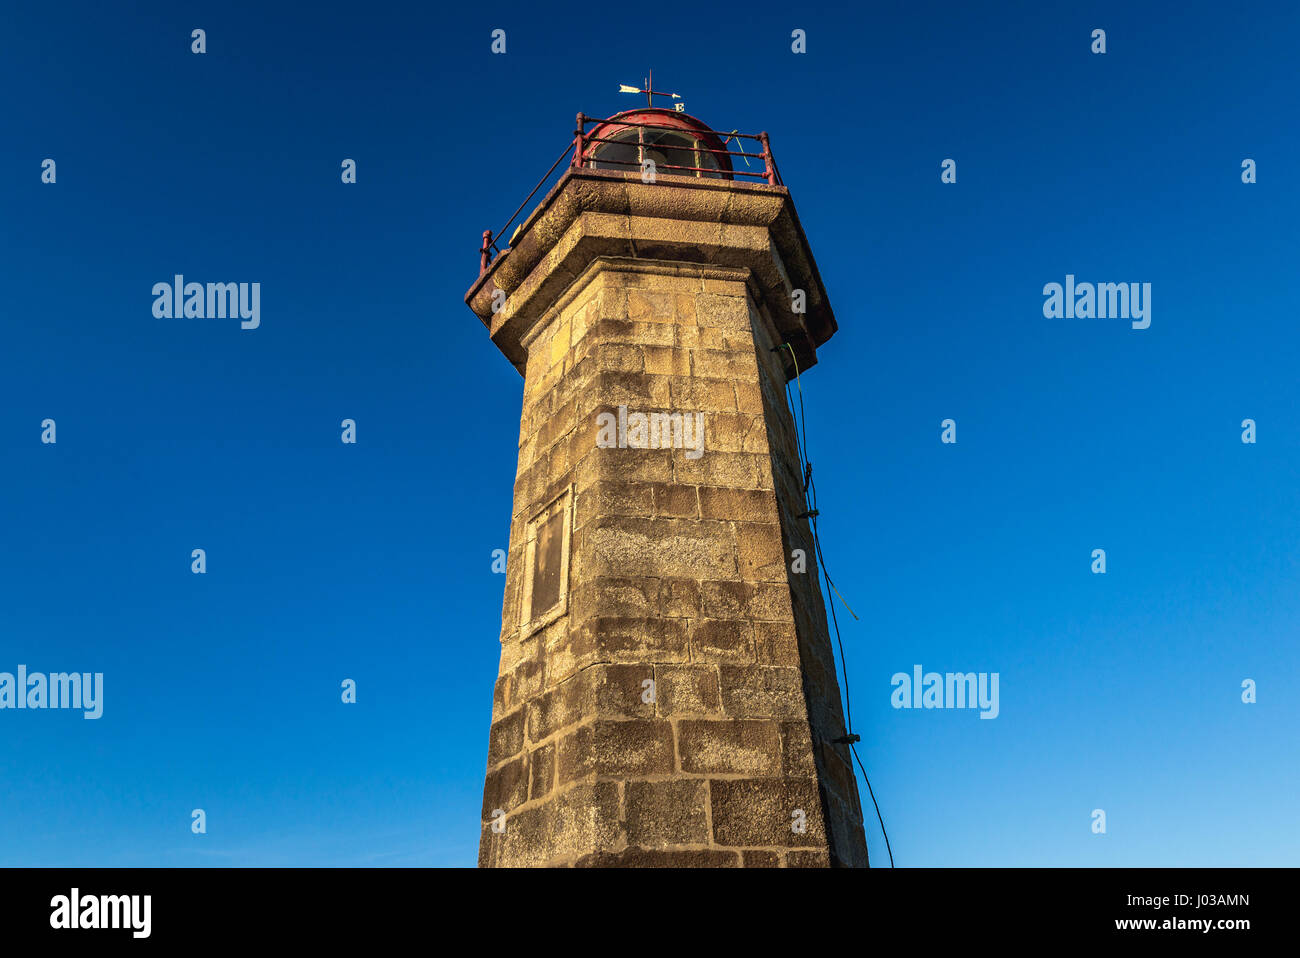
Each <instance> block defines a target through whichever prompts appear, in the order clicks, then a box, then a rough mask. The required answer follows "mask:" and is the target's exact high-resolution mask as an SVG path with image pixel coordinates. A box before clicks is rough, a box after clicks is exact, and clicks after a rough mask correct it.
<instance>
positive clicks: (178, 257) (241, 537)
mask: <svg viewBox="0 0 1300 958" xmlns="http://www.w3.org/2000/svg"><path fill="white" fill-rule="evenodd" d="M837 6H842V9H837V10H835V11H833V12H829V13H819V12H817V11H816V10H815V9H814V8H812V7H810V6H807V5H805V6H796V7H791V5H789V4H787V3H774V2H768V0H754V2H750V3H747V4H743V5H737V4H734V3H732V4H727V5H725V6H723V5H719V6H718V7H717V8H716V10H717V11H719V12H709V6H708V5H698V6H696V7H692V8H690V9H689V10H688V9H686V8H682V7H676V6H672V7H662V8H661V7H652V8H651V7H645V6H643V5H617V4H596V5H591V4H576V5H568V6H565V5H537V4H531V3H529V4H495V5H492V7H491V8H490V10H489V8H487V7H484V6H483V5H477V4H468V5H455V6H453V7H447V6H445V5H440V4H439V5H434V4H418V5H417V4H406V5H392V4H362V5H359V6H358V5H353V4H348V5H342V4H331V3H322V4H311V5H307V6H303V5H298V4H295V5H292V6H291V5H288V4H275V5H272V4H265V3H223V4H188V3H168V4H163V3H157V4H149V5H133V6H128V7H120V6H119V5H116V4H108V5H105V4H92V3H84V2H82V3H69V4H60V5H57V6H50V5H48V4H46V5H39V4H38V5H30V4H27V5H22V4H8V5H6V7H5V10H4V11H3V13H0V84H2V85H3V89H4V90H5V91H6V94H7V95H6V97H5V108H4V119H3V131H4V132H3V145H4V149H3V150H0V264H2V265H0V281H2V284H3V291H4V299H3V304H4V305H3V326H2V327H0V335H3V347H2V348H0V455H2V456H3V463H2V464H0V476H2V477H3V479H2V480H0V481H2V482H3V493H4V494H3V500H2V501H3V506H0V508H2V509H3V515H2V516H0V528H2V529H3V533H2V536H0V671H14V670H15V669H16V667H17V665H18V664H20V663H22V664H25V665H26V666H27V667H28V669H29V670H32V671H45V672H53V671H64V670H76V671H94V672H103V673H104V674H105V680H104V681H105V703H104V715H103V717H102V718H101V719H100V720H98V721H85V720H83V719H82V718H81V717H80V715H79V714H78V713H74V712H57V711H44V712H38V711H21V712H19V711H0V782H2V783H3V784H2V787H0V864H3V865H289V864H296V865H425V864H428V865H471V864H473V863H474V861H475V857H476V848H477V843H478V819H479V805H480V800H481V789H482V778H483V772H484V766H485V760H486V752H487V729H488V720H489V715H490V707H491V695H492V685H493V681H494V679H495V677H496V670H497V659H498V653H499V647H498V641H497V636H498V632H499V626H500V613H501V594H502V587H503V577H502V576H499V575H494V574H492V572H491V569H490V561H491V558H490V554H491V551H492V550H493V549H496V548H504V547H505V545H506V537H507V534H508V530H509V514H510V504H511V487H512V482H513V476H514V469H515V458H516V440H517V431H518V409H519V403H520V396H521V390H522V381H521V379H520V378H519V376H518V374H517V373H516V372H515V371H514V370H513V369H512V368H511V367H510V366H509V364H508V363H507V362H506V361H505V359H504V358H503V357H502V356H501V355H500V354H499V353H498V352H497V351H496V349H495V348H494V347H493V346H492V345H491V343H490V342H489V341H488V339H487V337H486V335H485V333H484V331H483V329H482V327H481V325H480V324H479V322H478V320H477V319H476V318H475V317H474V316H473V315H472V314H471V313H470V312H469V310H468V309H467V308H466V307H465V306H464V304H463V302H462V297H463V295H464V292H465V290H466V289H467V288H468V286H469V285H470V283H471V282H472V281H473V280H474V278H475V275H476V272H477V258H478V254H477V247H478V241H479V234H480V233H481V232H482V230H484V229H486V228H496V227H498V226H500V225H501V223H502V222H504V220H505V219H506V217H507V216H508V215H509V214H510V212H511V211H512V210H513V209H514V207H515V206H516V205H517V204H518V203H519V201H520V200H521V199H522V198H523V196H524V195H525V194H526V193H527V191H528V189H529V188H531V186H532V185H533V183H534V182H535V181H536V179H537V178H538V177H539V176H540V175H541V174H542V173H543V172H544V171H545V170H546V168H547V167H548V166H549V165H550V163H551V161H552V160H553V159H554V158H555V157H556V155H558V153H559V152H560V150H561V149H562V148H563V146H564V144H565V142H566V140H567V139H568V138H569V137H570V136H571V131H572V127H573V117H574V114H575V113H576V112H577V111H579V110H582V111H585V112H587V113H589V114H599V113H611V112H614V111H616V110H618V109H622V108H626V107H628V106H631V105H634V104H635V102H636V99H635V98H634V97H627V96H622V97H620V96H619V95H618V94H617V93H615V92H614V91H615V89H616V87H617V84H619V83H620V82H622V83H639V81H640V79H641V77H642V76H643V75H644V73H645V70H646V68H647V67H653V69H654V72H655V77H656V80H657V81H659V82H660V83H661V84H662V85H663V87H665V88H668V89H672V90H675V91H677V92H680V93H682V94H683V95H684V96H685V100H686V105H687V109H688V111H689V112H691V113H692V114H694V115H697V116H699V117H700V118H702V119H703V120H705V121H706V122H708V123H710V124H712V125H713V126H715V127H717V128H720V129H724V130H730V129H733V128H739V129H741V130H743V131H754V132H756V131H757V130H760V129H766V130H768V131H769V132H770V133H771V136H772V143H773V148H774V150H775V152H776V156H777V159H778V161H779V163H780V165H781V170H782V173H783V174H784V176H785V178H786V181H787V183H788V185H789V186H790V188H791V190H792V193H793V195H794V198H795V202H796V205H797V208H798V211H799V215H800V218H801V220H802V222H803V224H804V227H805V229H806V231H807V234H808V237H809V240H810V242H811V243H812V246H813V249H814V251H815V253H816V256H817V259H818V263H819V266H820V269H821V273H822V276H823V278H824V280H825V282H826V285H827V287H828V289H829V292H830V295H831V300H832V303H833V305H834V308H835V311H836V315H837V318H838V321H839V326H840V331H839V333H838V335H837V336H836V337H835V338H834V339H833V340H832V341H831V342H830V343H829V344H828V345H827V346H826V347H824V348H823V350H822V351H821V357H820V359H821V361H820V364H819V365H818V367H817V368H816V369H815V370H813V371H812V372H811V373H810V374H809V375H808V376H807V377H806V379H805V380H804V387H805V392H806V395H805V401H806V403H807V416H808V443H809V452H810V455H811V458H812V461H813V463H814V464H815V468H816V476H817V483H818V490H819V494H820V495H819V505H820V508H821V510H822V521H821V530H822V534H823V544H824V547H825V550H826V554H827V557H828V559H829V561H830V563H831V571H832V574H833V576H834V577H835V578H836V581H837V583H838V584H839V585H840V587H841V589H842V591H843V592H844V593H845V595H846V597H847V598H848V599H849V601H850V603H852V604H853V606H854V608H855V609H856V610H857V612H858V613H859V614H860V615H861V617H862V618H861V621H860V622H852V621H851V620H847V625H845V636H844V638H845V647H846V649H847V652H848V667H849V675H850V679H851V683H852V689H853V694H854V698H853V705H854V709H853V712H854V718H855V721H856V725H857V729H856V730H857V731H858V732H859V733H860V734H861V735H862V736H863V744H862V746H861V754H862V757H863V760H864V761H865V762H866V764H867V767H868V769H869V770H870V772H871V775H872V782H873V785H874V786H875V788H876V794H877V796H878V797H879V799H880V802H881V807H882V810H883V811H884V814H885V817H886V823H887V825H888V827H889V830H890V838H891V840H892V842H893V848H894V853H895V856H896V858H897V859H898V862H899V864H900V865H903V864H905V865H986V864H991V865H1055V864H1080V865H1110V864H1113V865H1185V864H1195V865H1250V864H1271V865H1286V864H1291V865H1294V864H1296V863H1297V860H1300V854H1298V853H1300V838H1298V836H1297V824H1296V816H1295V810H1296V795H1297V793H1298V792H1300V775H1298V774H1297V766H1296V733H1297V728H1298V727H1300V721H1298V719H1300V709H1298V707H1297V693H1298V692H1300V668H1298V667H1297V639H1298V638H1300V636H1298V630H1297V623H1298V622H1300V589H1298V588H1297V577H1298V576H1300V562H1298V561H1297V560H1298V557H1300V546H1298V545H1297V544H1298V543H1300V481H1298V480H1300V409H1298V408H1297V396H1298V394H1300V390H1298V388H1297V381H1298V378H1300V377H1298V376H1297V368H1298V361H1300V356H1298V355H1297V354H1298V352H1300V351H1298V349H1297V346H1298V344H1300V334H1297V329H1296V324H1297V317H1298V316H1300V296H1298V295H1297V291H1296V275H1297V262H1300V242H1298V239H1297V237H1298V230H1297V215H1298V214H1300V200H1298V197H1300V188H1298V187H1297V182H1298V180H1297V163H1300V155H1298V154H1300V150H1298V147H1300V143H1298V138H1297V134H1296V129H1297V124H1296V117H1297V116H1300V103H1297V99H1298V98H1300V85H1297V83H1296V81H1295V73H1294V70H1295V67H1294V64H1295V46H1296V42H1297V39H1298V38H1300V14H1297V13H1296V11H1295V8H1294V6H1293V5H1290V4H1266V5H1263V6H1261V7H1254V8H1251V9H1250V10H1249V11H1245V10H1233V9H1229V8H1226V7H1224V6H1223V5H1222V4H1205V3H1187V4H1178V5H1165V4H1150V5H1148V4H1142V3H1110V4H1107V3H1100V4H1077V3H1068V4H1067V3H1059V4H1043V3H1032V2H1025V3H1014V4H999V5H997V6H998V7H999V8H1000V9H999V10H998V11H997V12H990V11H985V10H982V9H973V7H975V6H977V5H972V4H966V3H940V4H918V3H909V4H893V5H886V6H884V7H879V6H874V7H872V8H870V9H869V8H868V7H866V6H863V5H849V4H844V5H837ZM146 7H147V8H148V9H146ZM723 11H725V12H723ZM196 27H201V28H203V29H205V30H206V31H207V53H206V54H205V55H202V56H196V55H193V54H191V53H190V42H191V41H190V31H191V30H192V29H194V28H196ZM498 27H499V28H503V29H505V30H506V31H507V51H508V52H507V53H506V54H505V55H504V56H494V55H492V54H491V53H490V52H489V44H490V36H489V35H490V32H491V31H492V30H493V29H494V28H498ZM1096 27H1101V28H1104V29H1105V30H1106V31H1107V45H1108V52H1107V53H1106V54H1105V55H1104V56H1097V55H1093V54H1091V53H1090V52H1089V46H1090V33H1091V31H1092V30H1093V28H1096ZM795 28H801V29H804V30H806V31H807V36H808V52H807V53H806V54H804V55H795V54H793V53H791V52H790V33H791V31H792V30H793V29H795ZM47 157H49V158H53V159H54V160H55V161H56V162H57V183H55V184H54V185H44V184H42V183H41V182H40V164H41V161H42V160H43V159H45V158H47ZM345 157H350V158H353V159H355V160H356V161H357V164H358V183H357V184H356V185H349V186H345V185H343V184H341V183H340V177H339V173H340V163H341V161H342V160H343V158H345ZM949 157H950V158H953V159H955V160H956V161H957V164H958V168H957V172H958V182H957V183H956V184H955V185H944V184H941V183H940V180H939V174H940V163H941V161H942V160H943V159H945V158H949ZM1247 157H1249V158H1253V159H1254V160H1256V161H1257V163H1258V183H1256V184H1254V185H1244V184H1243V183H1242V182H1241V177H1240V172H1241V161H1242V160H1243V159H1244V158H1247ZM175 273H183V274H185V276H186V277H187V278H189V279H191V280H197V281H201V282H208V281H246V282H251V281H256V282H260V283H261V284H262V299H261V326H260V328H259V329H257V330H251V331H243V330H241V329H240V328H239V325H238V323H237V322H236V321H232V320H211V321H209V320H194V319H189V320H162V319H155V318H154V316H153V315H152V301H153V300H152V296H151V293H150V290H151V287H152V286H153V284H154V283H157V282H169V281H170V280H171V277H172V276H173V274H175ZM1067 273H1073V274H1075V275H1076V276H1077V277H1078V278H1079V280H1080V281H1084V280H1089V281H1107V282H1109V281H1115V282H1118V281H1134V282H1150V283H1151V284H1152V286H1153V293H1152V300H1153V302H1152V307H1153V310H1152V324H1151V327H1150V328H1149V329H1146V330H1141V331H1138V330H1133V329H1131V328H1130V327H1129V324H1128V323H1125V322H1120V321H1100V320H1091V321H1090V320H1049V319H1045V318H1044V317H1043V314H1042V304H1043V295H1042V287H1043V285H1044V284H1046V283H1049V282H1063V281H1064V278H1065V275H1066V274H1067ZM948 417H951V418H953V419H955V420H956V421H957V424H958V442H957V444H956V445H955V446H951V445H942V444H941V443H940V442H939V433H940V430H939V423H940V421H941V420H943V419H945V418H948ZM1248 417H1249V418H1253V419H1255V420H1256V421H1257V423H1258V442H1257V443H1256V444H1255V445H1245V444H1243V443H1242V442H1241V441H1240V435H1241V428H1240V425H1239V424H1240V422H1241V420H1242V419H1244V418H1248ZM45 418H53V419H55V420H56V421H57V428H58V432H57V436H58V442H57V444H56V445H53V446H49V445H42V444H41V442H40V423H41V421H42V420H43V419H45ZM344 418H352V419H355V420H356V422H357V424H358V437H359V441H358V443H357V444H356V445H355V446H345V445H343V444H342V443H341V442H340V441H339V432H340V429H339V424H340V421H341V420H342V419H344ZM194 548H203V549H205V550H206V551H207V557H208V572H207V574H206V575H202V576H199V575H193V574H191V572H190V561H191V560H190V552H191V550H192V549H194ZM1095 548H1103V549H1105V550H1106V553H1107V562H1108V572H1107V574H1106V575H1104V576H1101V575H1093V574H1092V573H1091V572H1090V563H1091V558H1090V556H1091V552H1092V550H1093V549H1095ZM845 622H846V617H845V616H843V615H841V624H845ZM917 663H919V664H921V665H923V666H924V667H925V668H926V669H927V670H931V669H934V670H939V671H952V670H960V671H968V670H969V671H977V672H979V671H986V672H998V673H999V675H1000V699H1001V701H1000V706H1001V714H1000V715H999V717H998V718H997V719H996V720H994V721H981V720H979V719H978V718H977V716H976V713H974V712H969V711H965V712H963V711H901V710H898V711H896V710H894V709H893V708H891V706H890V701H889V699H890V692H891V687H890V676H892V675H893V674H894V673H895V672H898V671H910V670H911V668H912V666H913V665H914V664H917ZM345 678H352V679H355V680H356V681H357V683H358V686H359V691H358V698H359V701H358V703H357V704H356V705H354V706H346V705H343V704H342V703H341V702H340V692H339V684H340V682H341V681H342V680H343V679H345ZM1246 678H1251V679H1254V680H1255V681H1256V682H1257V683H1258V690H1259V691H1258V696H1259V701H1258V703H1257V704H1254V705H1245V704H1242V702H1241V701H1240V685H1241V682H1242V680H1243V679H1246ZM194 808H203V809H204V810H205V811H206V813H207V818H208V833H207V834H206V835H203V836H195V835H192V834H191V832H190V811H191V809H194ZM1094 808H1103V809H1105V810H1106V812H1107V815H1108V823H1107V824H1108V832H1107V834H1106V835H1105V836H1095V835H1093V834H1092V833H1091V830H1090V824H1091V819H1090V813H1091V811H1092V810H1093V809H1094ZM867 815H868V817H869V820H868V830H867V831H868V841H869V845H870V848H871V852H872V855H873V857H874V859H875V861H877V862H883V861H884V860H885V856H884V846H883V843H882V842H881V840H880V834H879V830H878V828H877V826H876V825H875V823H874V820H872V819H873V818H874V816H872V813H871V811H870V808H869V807H868V809H867Z"/></svg>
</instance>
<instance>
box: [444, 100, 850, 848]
mask: <svg viewBox="0 0 1300 958" xmlns="http://www.w3.org/2000/svg"><path fill="white" fill-rule="evenodd" d="M640 92H645V93H646V94H647V99H650V98H651V97H652V96H654V95H656V94H654V93H653V91H650V90H643V91H640ZM565 139H566V140H567V141H568V144H569V146H568V149H567V150H566V152H565V153H564V154H562V155H561V158H560V160H558V161H557V163H556V166H555V167H553V168H552V173H554V172H555V171H557V170H558V171H559V176H558V179H555V178H554V177H553V176H552V175H551V174H548V175H547V176H545V177H543V180H542V182H541V183H539V186H538V189H537V190H535V191H534V194H533V195H531V196H529V197H528V198H526V199H525V200H524V203H523V204H522V205H521V206H520V210H519V212H518V213H517V214H516V216H515V217H512V219H511V221H510V222H508V223H507V224H506V227H504V228H503V229H501V230H498V231H496V232H487V233H484V234H483V241H482V244H481V246H480V249H479V275H478V277H477V279H476V280H475V281H474V283H473V285H472V286H471V287H470V289H469V292H468V293H467V294H466V297H465V301H466V303H467V304H468V305H469V307H470V308H471V309H472V310H473V311H474V313H475V314H476V315H477V316H478V318H479V319H480V320H481V321H482V323H483V325H484V327H485V328H486V330H487V332H488V335H489V338H490V339H491V341H492V343H493V344H495V345H496V347H497V349H498V350H500V352H501V353H502V354H503V355H504V356H505V358H506V360H507V361H509V362H510V363H511V364H512V365H513V366H514V367H515V369H517V370H518V371H519V373H520V375H521V376H522V377H523V381H524V387H523V408H522V410H521V412H520V421H519V459H518V469H517V472H516V476H515V484H514V500H513V503H512V504H511V506H510V509H511V512H510V515H511V524H510V545H509V550H508V557H507V570H506V583H505V595H504V598H503V601H502V609H501V633H500V643H501V660H500V669H499V672H498V676H497V679H496V684H495V689H494V693H493V701H492V721H491V727H490V729H489V732H488V750H487V774H486V779H485V783H484V789H483V807H482V822H481V837H480V845H479V864H480V865H481V866H484V867H500V866H570V865H572V866H651V867H654V866H659V867H700V866H703V867H828V866H865V865H866V864H867V848H866V840H865V835H864V831H863V825H862V811H861V804H860V802H859V797H858V790H857V782H856V779H855V777H854V774H853V769H852V765H851V762H852V756H851V754H850V752H849V744H848V742H847V740H848V738H849V736H848V735H847V734H846V733H847V729H846V726H845V721H844V714H843V709H842V707H841V696H840V686H839V683H838V681H837V678H836V670H835V659H834V655H833V652H832V644H831V640H830V635H829V632H828V629H827V619H826V609H825V606H824V604H823V598H822V593H821V589H820V587H819V584H818V577H817V576H818V565H817V558H816V553H815V546H814V541H813V534H812V530H811V529H810V527H809V515H808V513H809V509H808V507H807V504H806V500H805V484H806V481H807V472H806V469H805V467H804V464H803V461H802V459H801V455H800V450H799V446H798V442H797V432H796V428H795V422H794V420H793V417H792V415H791V412H790V408H789V405H788V403H787V399H786V384H787V382H789V381H790V380H791V379H793V378H794V377H795V376H796V374H798V375H804V374H806V373H807V372H808V370H810V369H812V368H813V367H814V366H815V365H816V363H817V351H818V349H819V348H820V347H822V346H823V345H825V343H826V342H827V341H828V340H829V339H830V338H831V336H832V335H833V334H834V333H835V331H836V323H835V317H834V315H833V313H832V311H831V306H830V302H829V300H828V297H827V293H826V289H825V288H824V286H823V284H822V280H821V277H820V275H819V273H818V271H817V265H816V262H815V261H814V259H813V254H812V249H811V247H810V246H809V243H808V239H807V237H806V236H805V234H804V231H803V228H802V227H801V226H800V223H799V218H798V216H797V215H796V213H795V207H794V203H793V201H792V199H791V193H790V190H789V188H788V187H787V185H786V184H785V183H784V182H783V180H782V178H781V176H780V173H779V170H778V167H777V165H776V160H775V158H774V156H773V154H772V150H771V146H770V142H769V140H768V137H767V134H765V133H759V134H753V135H747V134H741V133H739V132H738V131H737V132H733V133H720V132H718V131H715V130H713V129H711V128H710V127H709V126H708V125H706V124H705V123H703V122H702V121H700V120H698V119H696V118H694V117H692V116H689V115H687V114H686V113H684V112H681V111H679V110H671V109H661V108H658V107H654V106H647V107H644V108H641V109H636V110H630V111H626V112H622V113H617V114H615V115H613V116H611V117H609V118H607V119H603V120H593V119H591V118H589V117H586V116H584V115H583V114H579V115H578V117H577V122H576V124H575V128H574V132H573V134H572V136H571V137H567V136H566V137H565ZM556 146H557V148H558V147H559V146H560V143H559V142H557V143H556ZM566 160H567V162H566ZM542 162H545V160H543V161H542ZM540 165H541V164H539V171H540ZM551 179H554V183H553V185H551V186H549V188H548V189H547V190H546V191H545V193H544V195H543V196H542V198H541V200H540V201H539V202H537V203H536V205H535V206H534V207H532V208H531V209H529V204H530V203H532V202H533V201H534V197H535V196H536V195H537V194H538V193H541V192H542V187H544V186H546V185H547V183H548V181H549V180H551ZM502 425H503V426H504V425H505V424H502ZM484 507H485V508H488V509H497V508H500V509H501V510H503V512H504V510H505V508H506V503H505V502H501V503H492V502H485V503H484Z"/></svg>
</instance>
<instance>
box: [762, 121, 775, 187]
mask: <svg viewBox="0 0 1300 958" xmlns="http://www.w3.org/2000/svg"><path fill="white" fill-rule="evenodd" d="M758 141H759V142H760V143H762V144H763V176H764V177H766V178H767V185H768V186H776V165H775V164H774V163H773V162H772V144H771V143H769V142H768V141H767V134H766V133H760V134H758Z"/></svg>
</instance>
